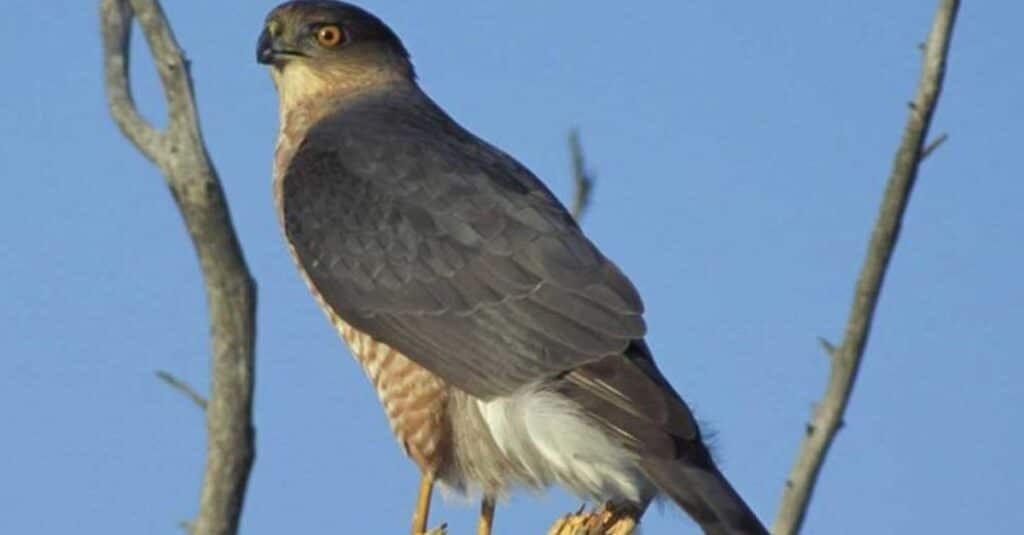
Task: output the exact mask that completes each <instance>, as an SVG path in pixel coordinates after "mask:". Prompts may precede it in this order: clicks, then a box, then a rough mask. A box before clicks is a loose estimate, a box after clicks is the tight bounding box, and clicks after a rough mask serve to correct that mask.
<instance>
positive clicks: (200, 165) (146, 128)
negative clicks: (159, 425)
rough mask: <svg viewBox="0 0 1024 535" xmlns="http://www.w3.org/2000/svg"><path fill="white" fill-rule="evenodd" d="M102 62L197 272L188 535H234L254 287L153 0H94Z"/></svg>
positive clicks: (114, 109) (250, 455)
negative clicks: (134, 35)
mask: <svg viewBox="0 0 1024 535" xmlns="http://www.w3.org/2000/svg"><path fill="white" fill-rule="evenodd" d="M133 16H134V17H137V18H138V21H139V26H140V27H141V28H142V30H143V33H144V34H145V36H146V40H147V42H148V43H149V48H150V50H151V51H152V53H153V60H154V63H155V64H156V68H157V72H158V73H159V74H160V80H161V82H162V84H163V88H164V96H165V98H166V100H167V109H168V115H169V121H168V126H167V129H166V131H164V132H160V131H158V130H157V129H156V128H155V127H153V126H152V125H151V124H149V123H147V122H146V121H145V120H144V119H143V118H142V116H141V114H140V113H139V112H138V109H137V108H136V106H135V103H134V101H133V99H132V95H131V90H130V86H129V83H128V57H129V50H130V31H131V21H132V18H133ZM100 19H101V28H102V34H103V58H104V67H105V72H106V75H105V80H106V88H107V98H108V103H109V106H110V113H111V116H112V117H113V118H114V121H115V122H116V123H117V125H118V126H119V127H120V128H121V132H122V133H123V134H124V135H125V137H127V138H128V139H129V140H130V141H131V142H132V143H133V144H135V146H136V147H138V149H139V150H140V151H141V152H142V153H143V154H144V155H145V156H146V157H147V158H149V159H150V160H152V161H153V162H154V163H155V164H156V165H157V166H158V167H159V168H160V170H161V171H162V172H163V174H164V177H165V178H166V180H167V184H168V186H169V187H170V189H171V192H172V194H173V197H174V200H175V202H176V203H177V205H178V209H179V211H180V212H181V215H182V218H183V219H184V222H185V226H186V227H187V229H188V232H189V236H190V237H191V239H192V244H193V246H194V247H195V251H196V255H197V256H198V258H199V264H200V267H201V269H202V272H203V282H204V286H205V290H206V302H207V306H208V307H209V317H210V343H211V359H210V361H211V362H210V364H211V366H210V367H211V381H210V384H211V387H210V399H209V402H208V403H207V407H206V435H207V436H206V440H207V447H206V468H205V471H204V473H203V485H202V490H201V493H200V502H199V513H198V514H197V516H196V519H195V521H194V522H193V523H192V530H191V533H192V534H193V535H232V534H234V533H237V531H238V521H239V517H240V515H241V511H242V504H243V502H244V499H245V489H246V485H247V483H248V478H249V471H250V469H251V467H252V462H253V459H254V456H255V446H254V443H253V435H254V431H253V428H252V389H253V350H254V347H255V339H256V317H255V316H256V314H255V313H256V285H255V282H254V281H253V279H252V276H251V275H250V274H249V270H248V268H247V267H246V265H245V259H244V257H243V256H242V249H241V246H240V245H239V242H238V237H237V236H236V235H235V231H234V227H233V225H232V223H231V216H230V213H229V211H228V206H227V201H226V200H225V198H224V191H223V189H222V188H221V185H220V180H219V179H218V178H217V173H216V171H215V170H214V168H213V164H212V163H211V162H210V158H209V155H208V154H207V151H206V146H205V145H204V144H203V140H202V135H201V133H200V130H199V118H198V115H197V113H196V105H195V98H194V95H193V93H192V79H191V77H190V76H189V72H188V63H187V62H186V61H185V58H184V56H183V55H182V53H181V50H180V49H179V47H178V44H177V42H176V41H175V39H174V34H173V33H172V31H171V28H170V26H169V25H168V23H167V19H166V17H165V16H164V13H163V9H162V8H161V7H160V4H159V2H157V1H156V0H101V2H100Z"/></svg>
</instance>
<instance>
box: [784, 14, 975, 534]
mask: <svg viewBox="0 0 1024 535" xmlns="http://www.w3.org/2000/svg"><path fill="white" fill-rule="evenodd" d="M959 5H960V2H959V0H942V1H941V4H940V6H939V9H938V12H937V14H936V15H935V20H934V22H933V24H932V28H931V33H930V34H929V36H928V41H927V43H926V44H925V49H924V65H923V69H922V73H921V79H920V82H919V83H918V86H917V94H916V95H915V97H914V101H913V103H912V105H911V109H910V117H909V118H908V119H907V124H906V128H905V129H904V132H903V138H902V139H901V140H900V146H899V149H898V150H897V152H896V157H895V161H894V162H893V168H892V173H891V174H890V177H889V183H888V185H887V186H886V190H885V196H884V198H883V199H882V206H881V209H880V211H879V214H878V219H877V221H876V222H875V227H874V229H873V230H872V232H871V241H870V243H869V244H868V250H867V256H866V257H865V260H864V265H863V266H862V268H861V272H860V276H859V278H858V280H857V286H856V289H855V291H854V297H853V305H852V306H851V309H850V315H849V318H848V320H847V324H846V332H845V334H844V336H843V342H842V343H841V344H840V345H839V347H838V348H836V349H835V351H833V352H832V353H833V358H832V360H831V371H830V374H829V380H828V386H827V388H826V390H825V397H824V398H823V399H822V401H821V403H820V404H819V405H818V407H817V409H816V410H815V413H814V416H813V418H812V420H811V423H810V425H809V426H808V428H807V434H806V436H805V437H804V440H803V444H802V445H801V447H800V453H799V455H798V457H797V461H796V465H795V466H794V467H793V470H792V472H791V473H790V476H789V479H788V480H787V481H786V487H785V490H784V494H783V499H782V505H781V507H780V509H779V515H778V518H776V521H775V526H774V528H773V530H772V532H773V533H774V534H775V535H792V534H795V533H796V532H797V531H799V530H800V526H801V524H802V523H803V519H804V515H805V513H806V511H807V506H808V504H809V502H810V498H811V494H812V492H813V490H814V484H815V482H816V480H817V477H818V473H819V472H820V470H821V466H822V463H823V462H824V459H825V455H826V453H827V452H828V448H829V446H830V445H831V444H832V441H833V439H834V438H835V435H836V432H837V431H838V430H839V428H840V427H841V425H842V421H843V413H844V412H845V411H846V406H847V404H848V403H849V400H850V393H851V392H852V390H853V384H854V381H855V380H856V378H857V370H858V369H859V367H860V363H861V360H862V357H863V355H864V347H865V345H866V344H867V340H868V335H869V333H870V331H871V321H872V318H873V316H874V312H875V307H876V305H877V303H878V296H879V293H880V292H881V289H882V282H883V280H884V278H885V272H886V269H887V268H888V265H889V260H890V258H891V257H892V252H893V250H894V249H895V247H896V241H897V238H898V237H899V230H900V221H901V220H902V219H903V214H904V212H905V210H906V207H907V202H908V201H909V199H910V193H911V191H912V189H913V187H914V181H915V179H916V178H917V170H918V166H919V164H920V162H921V160H922V158H923V157H924V156H925V153H924V142H925V138H926V136H927V134H928V127H929V124H930V123H931V118H932V114H933V112H934V111H935V106H936V104H937V102H938V98H939V93H940V91H941V89H942V82H943V77H944V75H945V68H946V56H947V53H948V51H949V43H950V38H951V36H952V33H953V24H954V21H955V20H956V14H957V10H958V8H959Z"/></svg>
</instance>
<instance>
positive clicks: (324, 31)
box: [316, 24, 345, 48]
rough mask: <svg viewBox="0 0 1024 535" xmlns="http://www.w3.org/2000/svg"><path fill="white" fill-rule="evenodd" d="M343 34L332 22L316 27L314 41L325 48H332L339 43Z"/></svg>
mask: <svg viewBox="0 0 1024 535" xmlns="http://www.w3.org/2000/svg"><path fill="white" fill-rule="evenodd" d="M344 37H345V34H343V33H342V31H341V28H339V27H338V26H336V25H334V24H325V25H323V26H321V27H319V28H317V29H316V42H318V43H320V46H323V47H326V48H334V47H336V46H338V45H340V44H341V42H342V40H343V39H344Z"/></svg>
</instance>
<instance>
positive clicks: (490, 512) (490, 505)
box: [476, 496, 494, 535]
mask: <svg viewBox="0 0 1024 535" xmlns="http://www.w3.org/2000/svg"><path fill="white" fill-rule="evenodd" d="M493 526H494V498H493V497H491V496H484V499H483V501H482V502H480V522H478V523H477V525H476V535H491V528H492V527H493Z"/></svg>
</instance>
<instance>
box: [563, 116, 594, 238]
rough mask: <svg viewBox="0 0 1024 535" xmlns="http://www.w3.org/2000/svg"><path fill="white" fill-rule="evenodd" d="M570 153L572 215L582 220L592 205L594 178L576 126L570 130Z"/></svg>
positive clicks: (577, 219)
mask: <svg viewBox="0 0 1024 535" xmlns="http://www.w3.org/2000/svg"><path fill="white" fill-rule="evenodd" d="M569 155H570V157H571V158H572V178H573V193H572V209H571V210H570V213H572V217H573V218H574V219H576V221H577V222H580V221H581V220H582V219H583V213H584V212H586V211H587V208H588V207H589V206H590V194H591V193H592V191H593V189H594V179H593V177H592V176H591V175H590V173H589V172H587V165H586V160H584V158H583V145H582V144H581V143H580V132H579V130H577V129H576V128H573V129H572V130H570V131H569Z"/></svg>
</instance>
